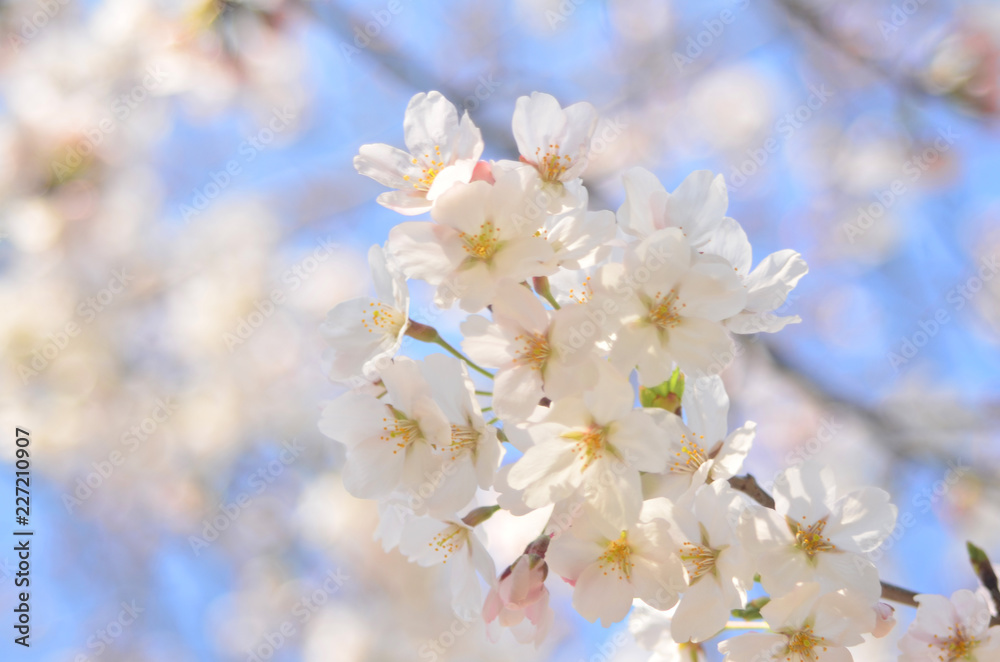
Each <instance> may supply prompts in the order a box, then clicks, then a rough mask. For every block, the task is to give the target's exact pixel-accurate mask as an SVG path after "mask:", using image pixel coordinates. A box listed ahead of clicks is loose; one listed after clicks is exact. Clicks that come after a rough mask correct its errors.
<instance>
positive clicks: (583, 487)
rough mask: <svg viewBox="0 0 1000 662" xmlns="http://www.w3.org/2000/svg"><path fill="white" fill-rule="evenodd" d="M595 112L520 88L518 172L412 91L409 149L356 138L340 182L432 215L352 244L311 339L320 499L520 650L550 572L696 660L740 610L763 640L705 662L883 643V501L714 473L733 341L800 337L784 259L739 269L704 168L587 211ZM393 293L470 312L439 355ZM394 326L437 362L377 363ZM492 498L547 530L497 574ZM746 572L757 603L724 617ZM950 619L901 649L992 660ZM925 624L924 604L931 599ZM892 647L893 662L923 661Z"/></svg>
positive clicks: (811, 478) (634, 175) (740, 258)
mask: <svg viewBox="0 0 1000 662" xmlns="http://www.w3.org/2000/svg"><path fill="white" fill-rule="evenodd" d="M597 121H598V116H597V112H596V110H595V109H594V108H593V107H592V106H591V105H589V104H586V103H578V104H575V105H572V106H569V107H566V108H563V107H561V106H560V104H559V103H558V102H557V101H556V100H555V99H554V98H553V97H551V96H549V95H547V94H540V93H534V94H532V95H531V96H530V97H522V98H521V99H519V100H518V101H517V104H516V107H515V111H514V117H513V133H514V138H515V141H516V144H517V149H518V151H519V152H520V154H519V158H518V160H516V161H514V160H509V161H508V160H500V161H484V160H480V157H481V155H482V153H483V148H484V145H483V141H482V137H481V134H480V132H479V130H478V129H477V128H476V127H475V125H474V124H473V123H472V121H471V120H470V119H469V117H468V115H467V114H464V115H463V116H462V117H461V118H460V117H459V114H458V112H457V110H456V109H455V107H454V106H453V105H452V104H451V103H449V102H448V101H447V100H446V99H445V98H444V97H443V96H442V95H441V94H439V93H437V92H430V93H427V94H418V95H416V96H415V97H413V99H412V100H411V102H410V104H409V106H408V108H407V110H406V116H405V120H404V129H405V141H406V145H407V151H403V150H400V149H397V148H394V147H390V146H388V145H365V146H363V147H362V148H361V150H360V153H359V155H358V156H357V157H356V158H355V167H356V169H357V170H358V172H360V173H362V174H364V175H367V176H369V177H371V178H373V179H375V180H376V181H378V182H380V183H382V184H384V185H386V186H389V187H391V188H392V189H394V190H393V191H390V192H387V193H383V194H382V195H380V196H379V198H378V201H379V203H380V204H382V205H384V206H385V207H388V208H389V209H393V210H395V211H398V212H400V213H401V214H405V215H407V216H411V215H416V214H420V213H423V212H429V214H430V220H411V221H406V222H403V223H400V224H399V225H397V226H395V227H394V228H393V229H392V230H391V232H390V233H389V237H388V241H387V242H386V244H385V246H384V247H379V246H375V247H373V248H372V249H371V252H370V254H369V261H370V264H371V269H372V275H373V278H374V281H375V289H376V292H377V296H376V297H375V298H373V299H365V300H355V301H349V302H346V303H343V304H341V305H340V306H338V307H337V308H335V309H334V310H333V311H331V313H330V315H329V317H328V319H327V321H326V323H325V324H324V326H323V331H324V334H325V335H326V337H327V338H328V340H329V343H330V350H329V355H328V357H327V364H328V367H329V374H330V376H331V378H333V379H336V380H346V381H349V382H350V385H351V386H352V388H351V390H349V391H348V392H346V393H345V394H344V395H342V396H340V397H339V398H338V399H336V400H335V401H333V402H332V403H330V404H329V405H328V406H327V407H326V408H325V410H324V411H323V414H322V419H321V422H320V428H321V430H322V431H323V432H324V433H325V434H326V435H328V436H329V437H331V438H333V439H335V440H337V441H339V442H340V443H342V444H343V445H344V446H346V464H345V466H344V468H343V476H344V484H345V486H346V488H347V490H348V491H349V492H350V493H351V494H353V495H355V496H357V497H360V498H366V499H377V500H379V502H380V504H381V508H380V512H381V515H382V521H381V522H380V524H379V527H378V532H377V535H379V536H380V537H381V540H382V541H383V545H384V546H385V547H386V549H391V548H394V547H398V548H399V550H400V551H401V552H402V553H403V554H405V555H407V556H408V557H409V559H410V560H411V561H414V562H417V563H419V564H421V565H432V564H437V563H443V564H446V566H447V567H448V568H450V578H451V585H452V596H453V606H454V609H455V611H456V613H457V614H458V615H459V616H460V617H462V618H469V617H471V616H472V615H475V614H480V615H481V617H482V618H483V619H484V620H485V621H486V622H487V624H488V628H487V630H488V632H489V633H490V634H491V636H494V637H495V636H498V635H499V633H500V632H501V630H502V629H504V628H508V629H510V631H511V632H512V633H513V634H514V635H515V636H516V638H517V639H518V640H519V641H522V642H534V643H535V644H536V645H537V644H538V643H539V642H540V641H542V639H543V638H544V637H545V635H546V631H547V629H548V628H549V625H550V624H551V622H552V616H553V614H552V609H551V608H550V607H549V589H548V588H547V586H546V582H547V581H548V579H549V576H550V574H555V575H558V576H560V577H562V578H563V579H564V580H565V581H566V582H568V583H569V584H571V585H572V586H573V606H574V608H575V609H576V610H577V611H578V612H579V613H580V614H581V615H582V616H583V617H584V618H586V619H588V620H590V621H592V622H594V621H598V620H600V621H601V623H602V624H604V625H609V624H611V623H615V622H618V621H621V620H622V619H624V618H625V617H626V616H627V615H628V613H629V611H630V610H631V609H632V607H633V604H634V603H635V604H642V605H644V606H643V607H642V608H641V609H637V610H636V613H637V614H646V613H648V612H649V610H650V608H651V609H652V610H656V611H657V612H661V611H665V610H672V612H671V614H672V615H671V616H670V617H669V620H668V621H667V623H668V625H667V626H666V627H667V629H668V630H669V636H666V634H665V633H664V636H657V637H653V638H652V639H655V645H654V646H652V647H653V648H654V649H655V650H656V651H657V653H656V654H657V655H665V653H664V651H663V648H664V647H665V646H666V647H670V646H672V647H673V648H674V649H675V651H676V648H677V646H678V645H683V646H684V647H685V648H686V649H690V650H693V651H695V652H697V650H698V648H699V646H700V644H701V643H702V642H705V641H707V640H709V639H711V638H712V637H714V636H716V635H717V634H719V633H720V632H721V631H723V630H724V629H726V627H727V624H728V622H729V619H730V617H731V613H732V612H733V610H741V612H743V613H749V612H750V611H752V612H753V616H752V617H751V618H752V619H760V620H757V621H755V622H756V623H758V625H759V629H760V630H761V632H759V633H753V634H744V635H741V636H738V637H735V638H731V639H727V640H725V641H723V642H722V643H721V644H719V649H720V650H721V651H723V652H724V653H725V654H726V656H727V659H730V660H733V661H734V662H739V661H744V660H745V661H747V662H749V661H750V660H755V661H763V660H789V661H795V660H803V661H805V660H809V661H815V660H844V659H850V653H849V652H848V648H849V647H851V646H854V645H856V644H858V643H861V642H862V641H863V636H862V635H864V634H869V633H872V634H874V635H875V636H880V635H884V634H885V633H886V632H888V630H889V629H891V627H892V612H891V609H889V608H888V607H887V605H884V604H883V603H880V602H879V598H880V596H881V586H880V580H879V576H878V572H877V570H876V568H875V566H874V564H873V563H872V562H871V561H870V560H869V558H868V556H867V555H868V554H869V553H870V552H872V551H873V550H874V549H875V548H876V547H878V546H879V545H880V544H881V542H882V541H883V539H884V538H885V537H886V536H887V535H888V534H889V532H890V531H891V530H892V528H893V526H894V524H895V519H896V508H895V507H894V506H893V505H892V504H890V503H889V495H888V494H887V493H886V492H884V491H883V490H880V489H876V488H867V489H860V490H855V491H851V492H847V493H842V492H841V490H839V489H838V487H837V485H836V484H835V481H834V477H833V476H832V474H831V472H830V471H829V470H827V469H824V468H822V467H820V466H817V465H816V464H813V463H809V462H806V463H804V464H801V465H799V466H793V467H791V468H789V469H787V470H786V471H784V472H783V473H782V474H780V475H779V476H778V477H777V479H776V480H775V483H774V486H775V487H774V507H773V508H769V507H765V506H763V505H761V504H760V503H758V502H756V501H754V500H753V499H751V498H749V497H748V495H747V494H745V493H743V492H741V491H738V490H736V489H734V488H733V487H732V486H731V485H730V482H729V479H730V478H733V477H734V476H736V474H737V473H738V472H739V471H740V469H741V467H742V464H743V461H744V459H745V458H746V456H747V454H748V453H749V451H750V449H751V445H752V443H753V440H754V436H755V433H756V426H755V424H754V423H752V422H747V423H745V424H744V425H742V426H740V427H738V428H736V429H734V430H730V429H729V428H728V414H729V399H728V396H727V395H726V391H725V388H724V387H723V382H722V380H721V378H720V376H719V372H720V371H721V370H723V369H725V368H726V366H727V363H728V362H729V361H730V360H731V358H732V357H733V356H734V352H733V339H732V335H733V334H749V333H758V332H776V331H779V330H781V329H782V328H783V327H784V326H785V325H787V324H789V323H794V322H797V321H799V320H798V318H797V317H788V316H779V315H778V314H777V313H776V311H777V310H778V309H779V308H781V307H782V306H783V305H784V303H785V300H786V298H787V296H788V294H789V293H790V292H791V290H792V289H793V288H794V287H795V286H796V284H797V283H798V281H799V279H801V278H802V276H803V275H804V274H805V273H806V271H807V267H806V264H805V262H804V261H803V260H802V258H801V257H800V256H799V254H798V253H796V252H794V251H792V250H783V251H779V252H777V253H773V254H771V255H768V256H766V257H765V258H764V259H762V260H760V261H759V263H758V264H757V265H756V266H754V263H753V256H752V253H751V247H750V242H749V241H748V239H747V235H746V233H745V232H744V230H743V228H742V227H741V226H740V224H739V223H738V222H737V221H736V220H734V219H732V218H730V217H728V216H727V215H726V212H727V207H728V199H727V190H726V185H725V182H724V180H723V178H722V176H721V175H720V176H714V175H712V174H711V173H710V172H707V171H698V172H695V173H693V174H692V175H690V176H689V177H688V178H686V179H685V180H684V181H683V182H681V184H680V185H679V186H678V187H677V188H676V189H675V190H673V191H668V190H667V188H666V187H665V186H664V185H663V184H661V183H660V182H659V181H658V180H657V178H656V177H655V176H654V175H653V174H652V173H651V172H649V171H647V170H644V169H642V168H634V169H632V170H629V171H628V172H626V173H625V175H624V184H625V202H624V204H622V206H621V207H620V208H619V209H618V210H617V212H611V211H592V210H590V209H589V208H588V205H589V195H588V192H587V189H586V187H585V186H584V183H583V181H582V179H581V176H582V174H583V173H584V172H585V170H586V168H587V164H588V160H589V159H590V156H591V154H590V144H591V138H592V136H593V133H594V130H595V126H596V125H597ZM408 279H416V280H422V281H425V282H426V283H428V284H429V285H430V286H431V287H432V288H434V300H435V304H436V305H437V306H439V307H442V308H447V307H452V306H457V307H458V308H460V309H461V310H462V311H464V312H465V313H468V316H467V317H466V319H465V321H464V322H462V324H461V325H460V329H461V335H462V339H461V342H460V343H458V344H460V347H461V350H459V349H457V348H456V347H454V346H453V345H451V344H449V343H448V342H447V341H446V340H445V339H444V338H443V337H442V336H441V334H440V333H439V332H438V331H437V330H436V329H435V328H433V327H432V326H430V325H429V324H427V320H423V321H421V320H419V319H416V320H414V319H410V318H409V295H408V289H407V280H408ZM407 335H409V336H411V337H412V338H415V339H417V340H421V341H425V342H429V343H436V344H438V345H440V346H441V347H442V348H443V349H444V350H445V351H446V352H448V354H451V355H450V356H449V355H446V354H432V355H430V356H427V357H426V358H424V359H423V360H420V361H416V360H413V359H410V358H406V357H402V356H398V355H397V353H398V350H399V348H400V346H401V343H402V340H403V338H404V336H407ZM485 412H489V413H488V414H487V413H485ZM487 415H488V416H490V417H491V418H490V420H486V417H487ZM505 457H507V458H508V459H507V461H504V458H505ZM514 458H516V459H514ZM490 502H492V503H490ZM501 508H502V509H504V510H506V511H509V512H510V513H511V514H512V515H515V516H520V515H525V514H527V513H529V512H532V511H535V510H539V509H547V510H548V512H550V513H551V516H550V520H549V525H547V526H546V527H545V529H543V530H542V531H540V532H538V535H537V537H536V538H535V539H533V540H525V541H524V543H525V545H526V547H525V551H524V553H523V555H522V556H520V557H518V558H515V559H504V561H505V562H507V563H509V566H508V567H507V568H506V570H504V571H503V572H502V573H500V575H499V577H497V574H496V569H495V566H494V561H493V559H491V558H490V555H489V553H488V552H487V550H486V547H485V546H484V537H483V535H482V533H481V529H480V528H479V525H480V524H481V523H482V522H484V521H486V520H487V519H488V518H490V517H491V516H492V515H493V514H494V513H495V512H496V511H497V510H499V509H501ZM556 523H559V524H558V526H557V524H556ZM567 523H568V524H567ZM557 533H560V534H562V535H556V534H557ZM755 580H756V581H757V582H759V583H760V585H761V587H762V589H763V591H765V592H766V593H767V597H765V598H757V599H756V600H754V601H748V592H749V591H750V590H751V589H752V588H753V587H754V584H755ZM484 584H485V587H486V588H487V591H488V592H487V593H486V595H485V597H484V594H483V588H484ZM963 600H965V599H964V598H963ZM946 602H947V601H946ZM965 602H967V600H965ZM964 604H965V603H964V602H962V603H956V605H957V606H955V607H954V608H952V607H948V609H953V611H954V610H958V611H956V612H955V614H953V616H954V617H953V618H952V620H951V621H949V623H947V624H946V623H945V622H944V621H942V620H941V618H940V617H937V616H935V615H933V614H932V615H931V616H927V617H925V618H923V619H922V620H921V617H918V621H919V624H918V625H919V628H918V629H917V630H916V631H915V632H912V633H911V634H910V635H908V637H909V638H908V639H906V641H907V642H913V641H924V640H925V639H927V640H928V642H929V643H930V646H931V647H933V646H938V647H939V648H940V649H941V650H945V651H946V650H953V651H954V650H959V649H960V650H961V651H962V652H963V653H964V652H969V651H973V650H974V649H976V647H983V649H984V650H985V649H986V647H989V646H996V645H998V641H1000V640H998V638H997V637H996V636H995V635H992V636H991V635H990V634H989V633H988V632H987V631H986V630H985V629H983V628H979V629H973V628H972V626H971V625H967V624H966V621H965V620H963V619H964V618H965V617H964V616H963V615H962V613H961V610H962V609H963V608H964ZM924 608H925V606H922V607H921V609H922V610H923V609H924ZM926 609H927V610H928V612H930V611H933V612H934V614H938V612H942V610H945V611H947V609H946V608H945V607H942V606H941V605H938V604H937V603H936V602H934V601H932V600H930V599H929V598H928V601H927V602H926ZM948 613H949V614H950V613H951V612H948ZM945 625H950V626H951V628H950V629H946V628H945ZM645 638H646V639H650V637H645ZM946 638H947V639H946ZM675 642H676V643H675ZM906 646H909V648H905V650H906V651H907V653H905V656H904V659H906V660H923V659H931V658H929V657H926V653H925V652H923V651H921V652H920V653H919V654H918V653H917V652H915V651H916V646H915V644H911V643H907V644H906ZM947 646H951V647H952V648H951V649H948V648H947ZM956 647H959V648H956ZM963 647H964V648H963ZM935 650H937V649H935ZM920 655H923V657H920ZM906 656H908V657H906ZM934 659H938V658H934ZM940 659H953V660H954V659H974V658H972V657H969V658H959V657H951V658H945V657H941V658H940Z"/></svg>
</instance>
